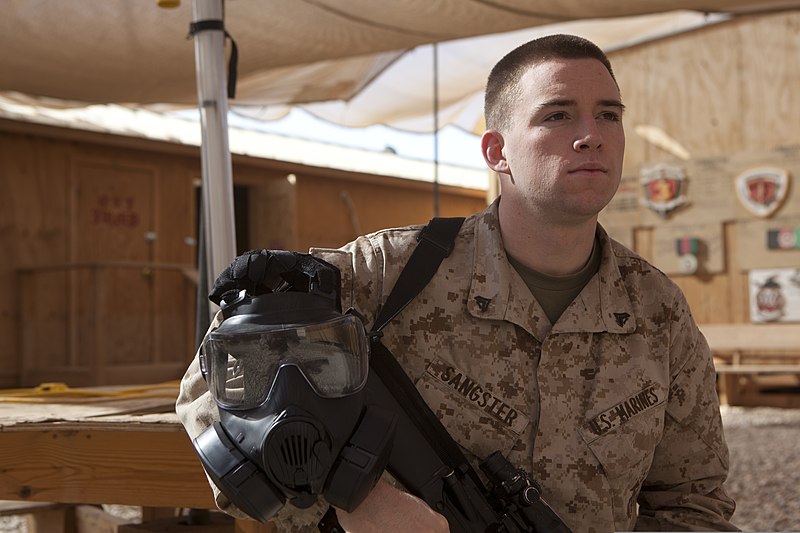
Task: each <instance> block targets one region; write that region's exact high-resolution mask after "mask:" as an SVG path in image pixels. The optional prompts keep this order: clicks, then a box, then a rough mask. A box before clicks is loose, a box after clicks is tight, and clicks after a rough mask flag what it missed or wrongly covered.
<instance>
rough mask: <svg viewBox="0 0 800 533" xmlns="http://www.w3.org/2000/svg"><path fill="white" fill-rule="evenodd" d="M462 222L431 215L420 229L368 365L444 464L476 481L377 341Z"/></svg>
mask: <svg viewBox="0 0 800 533" xmlns="http://www.w3.org/2000/svg"><path fill="white" fill-rule="evenodd" d="M463 223H464V219H463V218H434V219H432V220H431V221H430V222H429V223H428V225H427V226H425V227H424V228H423V229H422V231H421V232H420V234H419V236H418V237H417V241H418V244H417V247H416V248H415V249H414V251H413V252H412V254H411V257H410V258H409V259H408V263H406V266H405V268H403V270H402V272H400V276H399V277H398V279H397V282H396V283H395V285H394V288H393V289H392V292H391V293H390V294H389V296H388V298H387V299H386V303H385V304H384V306H383V308H382V309H381V311H380V313H379V314H378V318H377V319H376V320H375V324H374V325H373V328H372V332H371V333H370V336H371V339H372V355H371V357H370V366H371V367H372V369H373V370H374V371H375V372H376V373H377V374H378V376H380V378H381V381H382V382H383V383H384V385H385V386H386V387H387V388H388V389H389V391H390V392H391V393H392V395H393V396H394V397H395V398H396V399H397V400H398V402H399V404H400V405H402V406H404V408H405V409H404V410H405V412H406V414H407V415H408V416H409V418H410V419H411V420H412V421H413V423H414V425H415V426H416V427H417V428H418V429H419V430H420V431H421V432H422V434H423V435H424V436H425V438H426V439H427V440H428V442H429V443H430V444H431V445H432V446H433V448H434V450H436V453H437V455H439V457H440V458H441V459H442V460H443V461H444V462H445V464H447V465H448V466H450V468H453V469H459V468H460V469H466V470H467V472H462V473H468V474H469V475H472V476H474V479H475V480H476V481H477V480H478V478H477V475H476V474H475V473H474V471H472V469H471V468H470V467H469V462H468V461H467V459H466V457H464V455H463V453H462V452H461V450H460V449H459V447H458V444H456V442H455V440H453V438H452V436H451V435H450V434H449V433H448V432H447V430H446V429H445V427H444V426H443V425H442V423H441V421H440V420H439V418H438V417H437V416H436V414H435V413H434V412H433V411H431V409H430V407H429V406H428V404H427V403H425V400H424V399H423V398H422V396H420V394H419V392H418V391H417V388H416V387H415V386H414V383H413V382H412V381H411V380H410V379H409V377H408V374H406V372H405V370H404V369H403V367H401V366H400V363H398V362H397V359H395V357H394V356H393V355H392V353H391V352H390V351H389V350H388V349H387V348H386V347H385V346H384V345H383V343H382V342H380V331H381V329H383V327H384V326H386V324H388V323H389V322H390V321H391V320H392V319H393V318H394V317H395V316H397V314H398V313H400V311H402V310H403V309H404V308H405V307H406V305H408V304H409V303H410V302H411V301H412V300H413V299H414V298H415V297H416V296H417V295H418V294H419V293H420V292H421V291H422V289H424V288H425V286H426V285H427V284H428V282H430V280H431V278H433V275H434V274H435V273H436V270H438V268H439V265H441V263H442V261H443V260H444V258H445V257H447V256H449V255H450V252H452V250H453V244H454V241H455V238H456V235H458V231H459V230H460V229H461V225H462V224H463Z"/></svg>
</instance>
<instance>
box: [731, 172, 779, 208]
mask: <svg viewBox="0 0 800 533" xmlns="http://www.w3.org/2000/svg"><path fill="white" fill-rule="evenodd" d="M788 190H789V174H788V173H787V172H786V171H785V170H783V169H780V168H773V167H761V168H754V169H751V170H748V171H747V172H744V173H742V174H740V175H739V176H737V177H736V196H737V197H738V198H739V201H740V202H742V205H743V206H744V207H745V209H747V210H748V211H750V212H751V213H753V214H754V215H756V216H759V217H764V218H766V217H769V216H771V215H772V214H773V213H775V211H777V210H778V208H779V207H780V206H781V203H783V200H784V199H785V198H786V192H787V191H788Z"/></svg>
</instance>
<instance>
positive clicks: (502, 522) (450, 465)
mask: <svg viewBox="0 0 800 533" xmlns="http://www.w3.org/2000/svg"><path fill="white" fill-rule="evenodd" d="M463 221H464V219H463V218H455V219H453V218H448V219H443V218H434V219H433V220H431V222H430V223H429V224H428V225H427V226H425V228H423V230H422V232H421V233H420V235H419V237H418V241H419V244H418V245H417V247H416V248H415V250H414V252H413V253H412V255H411V258H410V259H409V261H408V263H407V264H406V267H405V268H404V269H403V271H402V272H401V274H400V277H399V278H398V280H397V282H396V284H395V286H394V288H393V289H392V292H391V294H390V295H389V297H388V298H387V300H386V303H385V304H384V306H383V308H382V309H381V311H380V313H379V314H378V317H377V319H376V320H375V324H374V325H373V329H372V331H371V332H370V348H371V354H370V373H369V378H368V379H367V385H366V400H365V403H367V404H374V405H379V406H381V407H384V408H385V409H388V410H390V411H391V412H393V413H396V414H397V415H398V420H397V427H396V432H395V441H394V445H393V447H392V452H391V455H390V457H389V464H388V466H387V470H388V471H389V472H390V473H391V474H392V475H393V476H394V477H395V478H396V479H397V480H398V481H399V482H400V483H402V484H403V486H404V487H405V488H406V489H407V490H409V491H410V492H411V493H412V494H414V495H415V496H417V497H419V498H421V499H422V500H424V501H425V502H426V503H427V504H428V505H429V506H430V507H431V508H432V509H434V510H435V511H437V512H439V513H440V514H442V515H444V517H445V518H447V521H448V522H449V524H450V531H451V532H452V533H522V532H535V533H542V532H548V533H551V532H552V533H571V530H570V529H569V527H568V526H567V525H566V524H565V523H564V522H563V520H562V519H561V518H560V517H559V516H558V514H557V513H556V512H555V511H554V510H553V509H552V508H551V507H550V506H549V505H548V504H547V503H546V502H545V501H544V500H543V499H542V498H541V493H542V488H541V486H540V485H539V484H538V483H537V482H536V481H535V480H533V479H532V478H531V476H530V475H529V474H528V473H527V472H526V471H525V470H523V469H521V468H516V467H514V466H513V465H512V464H511V463H510V462H509V461H508V459H506V458H505V457H504V456H503V455H502V454H501V453H500V452H499V451H498V452H494V453H492V454H491V455H489V456H488V457H486V458H485V459H484V460H483V461H482V462H481V463H480V465H479V468H480V469H481V470H482V471H483V472H484V474H485V475H486V478H487V479H488V481H489V485H488V486H486V485H485V484H484V483H483V481H482V480H481V479H480V477H479V476H478V474H477V472H475V470H474V469H473V468H472V466H471V464H470V462H469V461H468V460H467V458H466V457H465V456H464V454H463V452H462V451H461V449H460V448H459V446H458V444H456V442H455V441H454V440H453V438H452V437H451V436H450V434H449V433H448V432H447V430H446V429H445V428H444V426H443V425H442V424H441V422H440V421H439V418H438V417H437V416H436V414H434V413H433V411H431V409H430V407H428V405H427V404H426V403H425V400H424V399H423V398H422V396H420V394H419V392H418V391H417V389H416V387H415V386H414V384H413V383H412V382H411V380H410V379H409V377H408V375H407V374H406V373H405V371H404V370H403V368H402V367H401V366H400V364H399V363H398V362H397V360H396V359H395V357H394V355H392V353H391V352H390V351H389V350H388V349H387V348H386V347H385V346H384V345H383V343H382V342H381V340H380V338H381V336H382V333H381V330H382V329H383V327H384V326H385V325H386V324H388V323H389V321H391V320H392V319H393V318H394V317H395V316H397V314H398V313H400V311H402V309H403V308H404V307H405V306H406V305H408V303H410V302H411V300H412V299H413V298H414V297H415V296H416V295H417V294H418V293H419V292H420V291H421V290H422V289H423V288H424V287H425V285H427V283H428V282H429V281H430V279H431V278H432V277H433V274H434V273H435V272H436V270H437V269H438V267H439V265H440V264H441V262H442V260H444V258H445V257H447V256H448V255H450V252H451V251H452V248H453V241H454V240H455V236H456V235H457V234H458V230H459V228H460V227H461V224H462V223H463ZM334 523H335V520H332V519H331V517H330V516H329V515H326V517H325V518H323V521H322V522H320V530H321V531H323V532H327V531H330V532H333V531H335V529H332V527H335V526H336V525H338V524H334Z"/></svg>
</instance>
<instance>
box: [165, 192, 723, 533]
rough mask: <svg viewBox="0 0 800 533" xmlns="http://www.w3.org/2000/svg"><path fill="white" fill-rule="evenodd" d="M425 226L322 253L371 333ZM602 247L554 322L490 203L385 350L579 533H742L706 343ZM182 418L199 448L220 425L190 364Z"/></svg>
mask: <svg viewBox="0 0 800 533" xmlns="http://www.w3.org/2000/svg"><path fill="white" fill-rule="evenodd" d="M419 229H420V228H419V227H408V228H400V229H391V230H384V231H380V232H377V233H375V234H372V235H369V236H366V237H360V238H359V239H357V240H355V241H354V242H352V243H350V244H349V245H347V246H345V247H344V248H342V249H339V250H322V249H314V250H312V253H314V254H316V255H318V256H319V257H321V258H323V259H325V260H326V261H329V262H331V263H332V264H334V265H336V266H338V267H339V268H340V270H341V272H342V306H343V308H344V309H347V308H349V307H353V308H355V309H357V310H358V311H359V312H361V313H362V314H364V315H365V316H366V317H367V323H368V324H371V322H372V320H373V319H374V318H375V316H376V313H377V311H378V310H379V308H380V305H381V304H382V302H383V301H385V299H386V297H387V296H388V295H389V292H390V291H391V289H392V287H393V286H394V283H395V281H396V280H397V277H398V275H399V273H400V271H401V270H402V268H403V266H404V265H405V263H406V262H407V260H408V258H409V256H410V255H411V252H412V251H413V248H414V246H415V244H416V235H417V233H418V231H419ZM597 235H598V238H599V242H600V244H601V253H602V262H601V266H600V271H599V272H598V274H597V275H595V276H594V277H593V278H592V279H591V280H590V281H589V283H588V284H587V285H586V287H585V288H584V289H583V291H582V292H581V293H580V295H579V296H578V297H577V298H576V299H575V301H573V302H572V304H571V305H570V306H569V307H568V308H567V309H566V311H565V312H564V313H563V315H562V316H561V317H560V318H559V320H558V321H557V322H556V323H555V324H554V325H551V324H550V322H549V320H548V319H547V317H546V315H545V313H544V311H543V310H542V308H541V307H540V305H539V304H538V303H537V302H536V301H535V299H534V298H533V297H532V295H531V293H530V291H529V290H528V288H527V286H526V285H525V284H524V282H523V281H522V279H521V278H520V277H519V275H518V274H517V273H516V271H515V270H514V268H513V267H512V266H511V265H510V264H509V263H508V260H507V258H506V255H505V251H504V249H503V244H502V239H501V236H500V228H499V223H498V217H497V203H495V204H493V205H492V206H490V207H489V208H488V209H487V210H486V211H484V212H483V213H479V214H477V215H474V216H472V217H470V218H468V219H467V220H466V221H465V223H464V225H463V227H462V228H461V231H460V233H459V235H458V237H457V239H456V243H455V249H454V250H453V253H452V254H451V255H450V257H448V258H447V259H445V260H444V262H443V263H442V265H441V266H440V267H439V270H438V272H437V274H436V276H435V277H434V279H433V280H432V281H431V282H430V283H429V284H428V286H427V287H426V288H425V289H424V290H423V292H422V293H420V294H419V296H417V298H416V299H415V300H414V301H413V302H412V303H411V304H409V306H408V307H406V308H405V309H404V310H403V311H402V312H401V313H400V314H399V315H398V316H397V317H396V318H395V319H394V320H393V321H392V322H390V323H389V325H387V326H386V328H385V329H384V336H383V342H384V344H385V345H386V346H387V347H388V348H389V349H390V350H392V352H393V353H394V355H395V356H396V357H397V358H398V360H399V361H400V362H401V364H402V365H403V367H404V368H405V369H406V371H407V372H408V374H409V376H410V377H411V378H412V380H413V381H414V382H415V383H416V385H417V388H418V390H419V391H420V393H421V394H422V395H423V397H424V398H425V400H426V401H427V402H428V404H429V405H430V406H431V408H432V409H433V410H434V411H435V412H436V413H437V414H438V415H439V417H440V418H441V419H442V422H443V423H444V425H445V427H447V429H448V430H449V431H450V433H451V435H453V437H454V438H455V439H456V440H457V441H458V442H459V443H460V444H461V445H462V447H464V448H465V450H466V451H467V452H468V454H470V455H469V456H470V457H471V458H473V459H475V458H483V457H485V456H486V455H488V454H489V453H491V452H493V451H495V450H498V449H499V450H501V451H502V452H503V453H505V454H506V455H507V457H508V458H509V460H510V461H511V462H512V463H514V464H516V465H519V466H521V467H523V468H525V469H527V470H528V471H529V472H530V473H531V474H532V475H533V477H534V478H535V479H537V480H538V481H539V482H540V483H541V484H542V485H543V486H544V497H545V499H546V500H547V501H548V503H549V504H550V505H551V506H552V507H553V508H554V509H555V510H556V511H557V512H558V513H559V514H560V515H561V516H562V518H563V519H564V520H565V521H566V522H567V524H568V525H569V526H570V527H571V528H572V529H573V530H574V531H576V532H579V531H581V532H608V531H624V530H633V529H634V528H636V529H638V530H647V531H657V530H671V531H676V530H727V531H730V530H736V528H735V527H734V526H733V525H732V524H730V523H729V522H728V519H729V518H730V516H731V515H732V514H733V510H734V503H733V501H732V500H731V499H730V498H729V497H728V496H727V494H726V493H725V491H724V489H723V486H722V484H723V482H724V480H725V478H726V475H727V471H728V450H727V446H726V444H725V440H724V436H723V431H722V421H721V417H720V413H719V402H718V399H717V395H716V390H715V372H714V368H713V365H712V359H711V354H710V350H709V348H708V345H707V343H706V341H705V339H704V338H703V336H702V335H701V334H700V332H699V330H698V328H697V326H696V324H695V323H694V320H693V319H692V316H691V313H690V311H689V308H688V305H687V303H686V300H685V298H684V296H683V294H682V293H681V291H680V289H679V288H678V287H677V286H676V285H675V284H674V283H672V282H671V281H670V280H669V279H668V278H667V277H666V276H665V275H664V274H662V273H661V272H660V271H658V270H657V269H655V268H654V267H653V266H652V265H650V264H649V263H647V262H646V261H645V260H643V259H642V258H641V257H639V256H637V255H636V254H634V253H633V252H631V251H630V250H628V249H626V248H625V247H623V246H622V245H620V244H619V243H617V242H615V241H613V240H612V239H610V238H609V237H608V235H607V234H606V233H605V232H604V231H603V230H602V228H599V227H598V233H597ZM177 411H178V414H179V415H180V418H181V420H182V421H183V423H184V424H185V425H186V428H187V430H188V432H189V434H190V435H191V436H192V437H194V436H196V435H197V434H199V433H200V432H201V431H202V430H203V429H204V428H205V427H206V426H207V425H208V424H210V423H211V422H212V420H213V419H215V417H216V416H217V412H216V405H215V404H214V402H213V401H212V400H211V399H210V397H209V394H208V393H207V390H206V388H205V383H204V382H203V380H202V377H201V376H200V373H199V369H198V367H197V361H196V360H195V362H193V363H192V365H191V366H190V368H189V370H188V371H187V373H186V376H185V377H184V379H183V382H182V387H181V395H180V397H179V399H178V404H177ZM218 503H220V506H221V507H222V508H223V509H224V510H228V511H230V509H229V508H226V506H227V505H228V504H227V502H226V501H225V500H224V497H221V496H218ZM325 507H326V505H325V504H324V503H323V502H320V503H319V505H318V506H316V507H315V508H313V509H311V510H309V511H306V512H303V513H301V512H298V511H297V510H294V509H291V510H290V509H285V510H284V511H282V512H281V513H280V516H279V517H278V521H277V522H278V525H279V527H282V528H285V530H298V531H300V530H308V529H309V527H311V526H313V524H315V523H316V520H318V519H319V517H320V516H321V514H322V512H323V511H324V510H325Z"/></svg>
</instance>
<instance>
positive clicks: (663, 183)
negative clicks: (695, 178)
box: [642, 163, 687, 218]
mask: <svg viewBox="0 0 800 533" xmlns="http://www.w3.org/2000/svg"><path fill="white" fill-rule="evenodd" d="M642 188H643V189H644V198H643V200H642V203H644V205H646V206H647V207H649V208H650V209H652V210H653V211H655V212H656V213H658V214H659V215H660V216H662V217H665V218H666V216H667V213H669V212H670V211H672V210H673V209H675V208H676V207H679V206H681V205H684V204H686V203H687V200H686V194H685V189H686V175H685V174H684V172H683V168H681V167H679V166H677V165H671V164H669V163H658V164H655V165H652V166H650V167H643V168H642Z"/></svg>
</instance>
